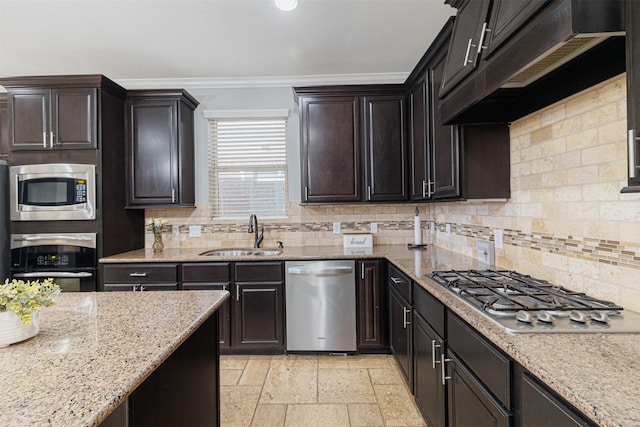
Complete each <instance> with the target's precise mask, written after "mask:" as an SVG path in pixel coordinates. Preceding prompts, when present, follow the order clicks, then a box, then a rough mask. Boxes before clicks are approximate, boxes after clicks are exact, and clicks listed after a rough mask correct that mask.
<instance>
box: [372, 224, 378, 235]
mask: <svg viewBox="0 0 640 427" xmlns="http://www.w3.org/2000/svg"><path fill="white" fill-rule="evenodd" d="M371 232H372V233H377V232H378V223H377V222H372V223H371Z"/></svg>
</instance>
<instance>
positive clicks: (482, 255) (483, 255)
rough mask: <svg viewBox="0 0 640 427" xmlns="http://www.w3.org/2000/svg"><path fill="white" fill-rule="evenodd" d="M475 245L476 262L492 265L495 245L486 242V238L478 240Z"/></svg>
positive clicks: (494, 257) (494, 256)
mask: <svg viewBox="0 0 640 427" xmlns="http://www.w3.org/2000/svg"><path fill="white" fill-rule="evenodd" d="M476 246H477V249H478V254H477V259H478V262H480V263H482V264H487V265H493V264H494V263H495V259H496V252H495V245H494V244H493V243H492V242H487V241H486V240H478V243H477V244H476Z"/></svg>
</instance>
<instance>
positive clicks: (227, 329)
mask: <svg viewBox="0 0 640 427" xmlns="http://www.w3.org/2000/svg"><path fill="white" fill-rule="evenodd" d="M230 282H231V263H230V262H193V263H183V264H182V289H184V290H185V291H188V290H199V289H202V290H206V289H208V290H212V291H230V290H231V283H230ZM218 339H219V342H220V348H221V349H225V348H228V347H229V346H231V303H230V301H229V300H227V301H225V302H224V304H223V305H222V307H220V308H219V309H218Z"/></svg>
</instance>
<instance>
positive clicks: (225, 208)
mask: <svg viewBox="0 0 640 427" xmlns="http://www.w3.org/2000/svg"><path fill="white" fill-rule="evenodd" d="M286 141H287V119H286V118H278V117H275V118H264V117H260V118H214V119H209V193H210V194H209V200H211V202H212V203H213V204H214V206H216V208H215V210H216V212H215V214H214V216H215V217H217V218H245V217H247V218H248V217H249V215H250V214H252V213H254V214H256V215H258V216H259V217H260V216H262V217H267V218H282V217H286V216H287V203H286V201H287V150H286Z"/></svg>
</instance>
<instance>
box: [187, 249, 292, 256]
mask: <svg viewBox="0 0 640 427" xmlns="http://www.w3.org/2000/svg"><path fill="white" fill-rule="evenodd" d="M281 253H282V251H281V250H279V249H210V250H208V251H204V252H202V253H201V254H199V255H204V256H246V255H257V256H270V255H271V256H273V255H280V254H281Z"/></svg>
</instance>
